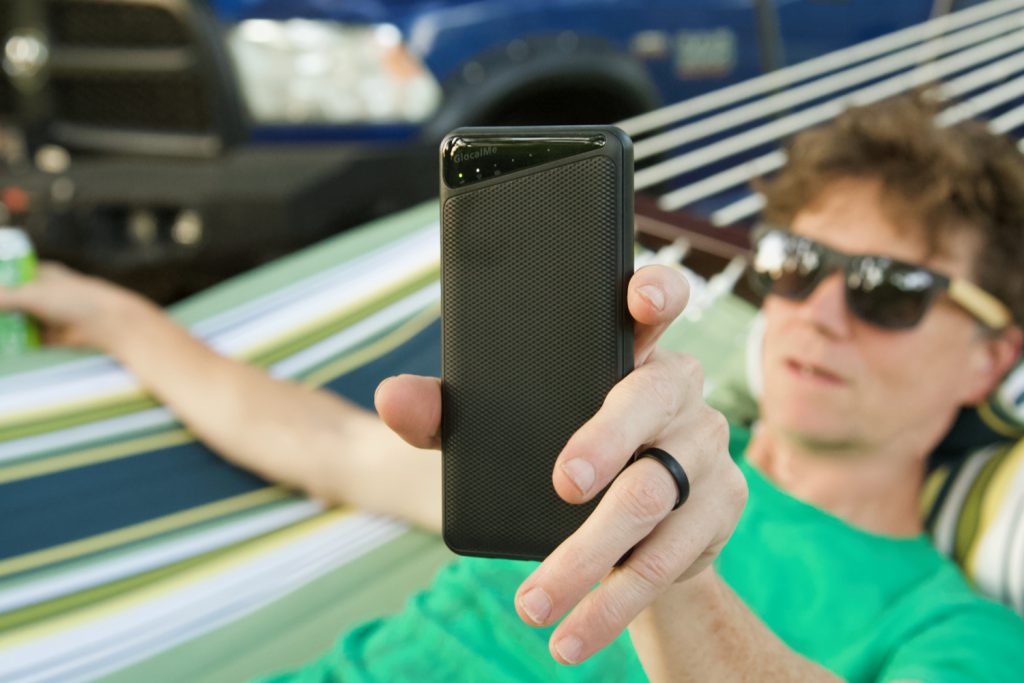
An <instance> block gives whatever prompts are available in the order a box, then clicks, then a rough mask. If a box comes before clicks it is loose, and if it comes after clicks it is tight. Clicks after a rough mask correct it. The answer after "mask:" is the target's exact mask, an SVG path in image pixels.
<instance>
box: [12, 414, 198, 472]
mask: <svg viewBox="0 0 1024 683" xmlns="http://www.w3.org/2000/svg"><path fill="white" fill-rule="evenodd" d="M183 428H184V427H183V426H182V424H181V423H180V422H178V421H177V420H175V419H173V418H171V419H168V420H167V421H165V422H161V423H160V424H155V425H152V426H147V427H142V428H139V429H132V430H128V431H117V432H106V433H104V434H102V435H100V436H97V437H96V438H93V439H89V440H87V441H76V442H74V443H72V444H71V445H68V446H56V447H53V448H50V449H48V450H42V451H38V452H36V453H33V454H32V455H29V456H25V457H17V458H11V459H10V460H5V461H4V462H3V464H0V473H2V472H3V471H4V470H5V469H6V468H8V467H14V466H17V465H24V464H25V463H29V462H34V461H36V460H47V459H50V458H59V457H61V456H62V455H67V454H70V453H78V452H80V451H83V450H94V449H97V448H103V447H105V446H116V445H117V444H119V443H122V442H124V441H135V440H137V439H145V438H147V437H152V436H154V435H156V434H160V433H163V432H168V431H177V430H180V429H183Z"/></svg>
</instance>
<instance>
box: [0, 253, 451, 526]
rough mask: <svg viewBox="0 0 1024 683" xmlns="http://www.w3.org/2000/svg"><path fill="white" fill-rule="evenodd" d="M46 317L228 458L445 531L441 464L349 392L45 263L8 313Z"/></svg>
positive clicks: (12, 298)
mask: <svg viewBox="0 0 1024 683" xmlns="http://www.w3.org/2000/svg"><path fill="white" fill-rule="evenodd" d="M2 308H20V309H22V310H25V311H27V312H29V313H31V314H32V315H35V316H36V317H38V318H40V319H41V320H42V321H43V323H44V331H45V333H46V334H47V336H48V338H49V340H50V341H52V342H54V343H59V344H65V345H70V346H86V347H92V348H97V349H100V350H102V351H104V352H106V353H109V354H110V355H112V356H114V357H115V358H116V359H117V360H118V361H120V362H121V363H122V364H123V365H124V366H125V367H126V368H128V369H129V370H130V371H131V372H132V373H133V374H135V376H136V377H137V378H138V379H139V381H140V383H141V384H142V385H143V386H144V387H146V389H147V390H148V391H150V392H152V393H153V394H154V395H155V396H156V397H157V398H158V399H159V400H160V401H161V402H162V403H164V404H165V405H166V406H167V407H168V408H169V409H170V410H171V411H172V412H173V413H174V414H175V415H176V416H177V417H178V418H179V419H180V420H181V421H182V422H183V423H184V424H185V425H186V426H187V427H188V428H189V429H190V430H191V431H192V432H193V433H194V434H195V435H196V436H197V437H198V438H199V439H201V440H202V441H204V442H205V443H206V444H208V445H209V446H210V447H211V448H213V449H214V450H216V451H217V452H218V453H219V454H221V455H223V456H224V457H225V458H227V459H228V460H230V461H232V462H235V463H236V464H238V465H240V466H242V467H245V468H247V469H250V470H252V471H254V472H256V473H258V474H260V475H261V476H263V477H265V478H267V479H270V480H272V481H278V482H281V483H283V484H285V485H287V486H293V487H295V488H300V489H303V490H305V491H307V492H308V493H310V494H311V495H312V496H314V497H317V498H320V499H323V500H326V501H328V502H345V503H349V504H352V505H356V506H358V507H360V508H363V509H366V510H372V511H376V512H381V513H385V514H390V515H395V516H399V517H402V518H404V519H408V520H410V521H413V522H415V523H417V524H420V525H422V526H424V527H426V528H428V529H431V530H440V527H441V519H440V516H441V502H440V491H441V467H440V462H439V459H438V458H437V457H436V455H435V454H434V453H429V452H424V451H421V450H418V449H416V448H414V447H412V446H410V445H408V444H406V443H405V442H404V441H402V440H401V439H399V438H398V437H397V436H395V434H394V433H392V432H391V431H390V430H389V429H387V428H386V427H384V426H383V424H381V422H380V420H378V419H377V417H376V416H375V415H373V414H371V413H369V412H367V411H365V410H363V409H362V408H359V407H358V406H355V405H353V404H351V403H349V402H348V401H345V400H344V399H342V398H340V397H337V396H335V395H333V394H329V393H327V392H323V391H318V390H314V389H310V388H307V387H304V386H301V385H299V384H295V383H292V382H287V381H280V380H276V379H274V378H272V377H270V376H269V375H268V374H267V373H265V372H263V371H262V370H260V369H257V368H254V367H251V366H248V365H245V364H244V363H240V362H237V361H234V360H232V359H229V358H225V357H223V356H221V355H219V354H217V353H215V352H214V351H213V350H211V349H210V348H208V347H207V346H206V345H205V344H203V343H202V342H200V341H199V340H197V339H195V338H194V337H192V336H191V335H190V334H189V333H188V331H186V330H185V329H183V328H182V327H180V326H179V325H177V324H176V323H175V322H174V321H173V320H171V319H170V318H169V317H167V316H166V315H165V314H164V313H163V311H162V310H160V309H159V308H158V307H157V306H155V305H154V304H152V303H151V302H149V301H147V300H145V299H143V298H142V297H140V296H137V295H135V294H132V293H130V292H127V291H126V290H123V289H121V288H119V287H116V286H114V285H111V284H109V283H106V282H103V281H101V280H97V279H94V278H88V277H85V276H82V275H79V274H77V273H74V272H73V271H70V270H68V269H66V268H62V267H59V266H53V265H48V266H46V267H45V268H43V269H41V273H40V278H39V279H38V280H37V281H36V282H35V283H33V284H30V285H26V286H25V287H22V288H21V289H20V290H0V309H2Z"/></svg>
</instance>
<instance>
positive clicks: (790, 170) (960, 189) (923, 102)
mask: <svg viewBox="0 0 1024 683" xmlns="http://www.w3.org/2000/svg"><path fill="white" fill-rule="evenodd" d="M937 112H938V106H937V105H936V104H935V103H934V102H933V101H931V100H929V98H928V97H927V96H926V95H925V94H924V93H923V92H916V93H913V94H911V95H904V96H901V97H898V98H893V99H890V100H886V101H883V102H879V103H877V104H872V105H869V106H863V107H854V108H851V109H848V110H847V111H846V112H844V113H843V114H841V115H840V116H839V117H838V118H836V119H835V120H834V121H833V122H831V123H830V124H828V125H826V126H823V127H820V128H815V129H811V130H807V131H804V132H802V133H800V134H799V135H797V136H795V137H794V138H793V139H792V140H791V141H790V142H789V144H788V145H787V153H788V162H787V164H786V166H785V167H784V168H783V169H782V170H781V171H779V172H778V173H777V174H776V175H774V176H773V177H771V178H768V179H761V180H759V181H757V182H756V183H755V187H756V189H758V190H759V191H760V192H762V193H763V194H764V196H765V208H764V213H763V216H764V218H765V219H766V220H767V221H769V222H771V223H776V224H780V225H789V224H790V223H791V222H792V220H793V218H794V216H795V215H796V214H797V212H799V211H800V210H801V209H803V208H804V207H806V206H809V205H810V204H811V203H812V202H814V201H815V200H816V199H817V198H818V197H819V195H820V194H821V193H822V192H823V191H824V190H825V188H826V187H827V186H828V185H829V184H830V183H833V182H835V181H836V180H839V179H843V178H868V179H876V180H879V181H880V182H881V184H882V188H883V190H882V191H883V202H884V203H885V207H884V208H885V210H886V211H887V213H889V215H890V217H892V218H893V219H894V220H896V221H897V222H898V223H904V222H907V223H910V224H914V225H918V226H921V227H923V229H924V231H925V235H924V237H925V240H926V244H927V245H928V248H929V249H931V250H932V251H933V253H939V252H942V251H943V246H944V243H945V241H946V238H947V236H948V235H949V234H950V232H952V231H963V230H967V231H971V232H973V233H975V234H977V236H978V238H979V244H980V247H979V249H978V253H977V254H976V255H975V260H974V264H973V277H974V279H975V281H976V282H977V284H979V285H980V286H981V287H983V288H985V289H986V290H988V291H989V292H991V293H992V294H993V295H995V296H996V297H997V298H999V299H1000V300H1001V301H1003V302H1004V303H1005V304H1006V305H1007V306H1008V307H1009V308H1010V310H1011V311H1012V313H1013V317H1014V320H1015V321H1016V322H1017V324H1020V323H1021V321H1022V320H1024V155H1022V154H1021V152H1020V151H1019V150H1018V148H1017V142H1016V140H1013V139H1010V138H1008V137H1006V136H1001V135H995V134H993V133H992V132H990V131H989V130H988V127H987V125H986V124H985V123H984V122H983V121H977V120H971V121H964V122H962V123H958V124H956V125H953V126H948V127H942V126H939V125H937V124H936V122H935V116H936V114H937Z"/></svg>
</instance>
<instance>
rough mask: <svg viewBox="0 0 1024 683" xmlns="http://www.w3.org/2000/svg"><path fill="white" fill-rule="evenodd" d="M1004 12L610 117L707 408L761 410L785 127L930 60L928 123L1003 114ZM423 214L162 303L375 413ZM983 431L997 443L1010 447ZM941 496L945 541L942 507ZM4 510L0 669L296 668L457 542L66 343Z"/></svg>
mask: <svg viewBox="0 0 1024 683" xmlns="http://www.w3.org/2000/svg"><path fill="white" fill-rule="evenodd" d="M1022 27H1024V0H995V1H992V2H988V3H985V4H983V5H979V6H978V7H975V8H972V9H970V10H967V11H963V12H959V13H956V14H953V15H949V16H946V17H942V18H940V19H936V20H933V21H931V22H927V23H925V24H922V25H920V26H918V27H914V28H910V29H906V30H903V31H900V32H897V33H894V34H891V35H889V36H885V37H882V38H878V39H876V40H873V41H869V42H868V43H864V44H861V45H858V46H854V47H851V48H847V49H845V50H841V51H839V52H837V53H832V54H830V55H826V56H824V57H820V58H818V59H814V60H810V61H808V62H803V63H801V64H798V65H795V66H792V67H788V68H786V69H781V70H779V71H776V72H773V73H771V74H767V75H765V76H762V77H759V78H755V79H752V80H750V81H746V82H744V83H740V84H737V85H734V86H730V87H729V88H725V89H723V90H720V91H717V92H715V93H711V94H708V95H705V96H702V97H698V98H695V99H692V100H689V101H688V102H685V103H680V104H678V105H672V106H670V107H666V108H664V109H661V110H658V111H656V112H652V113H650V114H645V115H643V116H641V117H636V118H634V119H630V120H628V121H625V122H623V123H622V124H621V125H622V126H623V127H624V128H625V129H626V130H627V131H628V132H630V133H631V135H633V137H634V139H636V140H637V144H636V158H637V165H638V170H637V175H636V184H637V188H638V190H644V191H647V192H646V194H644V195H642V196H640V197H638V203H637V206H638V211H639V214H640V215H638V218H637V226H638V230H639V231H640V233H641V234H640V241H641V242H642V243H643V244H644V245H645V248H644V249H642V250H641V251H640V252H639V253H638V256H637V262H638V265H639V264H643V263H647V262H654V261H658V262H664V263H673V264H676V265H680V267H684V268H687V269H688V270H689V271H690V276H691V280H692V281H693V283H694V293H693V296H692V298H691V305H690V307H689V308H688V311H687V313H686V314H685V315H684V316H683V317H682V318H681V319H680V320H679V321H678V322H677V324H676V325H675V326H673V328H671V329H670V330H669V331H668V333H667V334H666V335H665V339H664V343H665V344H666V345H668V346H670V347H672V348H677V349H680V350H686V351H688V352H691V353H694V354H695V355H697V356H698V357H699V358H701V360H702V361H703V362H704V364H705V366H706V369H707V374H708V377H709V385H710V390H711V395H712V399H713V401H715V402H716V403H717V405H719V406H721V407H724V408H726V409H727V412H729V413H730V414H732V415H741V414H742V413H743V412H744V411H748V412H749V411H750V410H756V403H754V401H753V399H752V398H751V392H750V390H749V387H748V386H747V382H746V379H745V375H744V365H745V361H744V359H745V357H746V355H747V349H748V336H749V333H748V331H749V328H750V324H751V321H752V320H753V318H754V313H755V311H754V309H753V308H752V307H751V306H750V305H749V304H747V303H745V302H743V301H742V300H740V299H739V298H738V297H736V296H734V295H733V294H731V292H732V290H733V288H734V286H735V285H736V283H737V282H738V281H739V278H740V275H741V273H742V270H743V266H744V265H745V255H746V246H747V242H746V229H745V227H746V226H745V224H744V221H747V220H748V219H750V218H751V217H753V216H755V215H756V213H757V211H758V210H759V208H760V202H761V200H760V198H759V197H758V196H757V195H755V194H751V193H750V191H749V190H747V189H745V187H744V185H745V183H746V181H747V180H749V179H750V178H751V177H753V176H755V175H758V174H761V173H767V172H770V171H771V170H773V169H775V168H778V167H779V165H781V163H782V162H783V160H784V158H783V156H782V152H780V151H778V143H779V141H780V140H781V139H782V138H783V137H784V136H787V135H789V134H791V133H793V132H796V131H798V130H800V129H802V128H805V127H808V126H812V125H815V124H817V123H819V122H822V121H825V120H827V119H828V118H830V117H832V116H835V115H836V114H837V113H838V112H839V111H841V109H842V108H843V107H844V106H846V105H847V104H849V103H867V102H871V101H876V100H878V99H882V98H884V97H887V96H890V95H893V94H896V93H899V92H902V91H905V90H907V89H910V88H913V87H916V86H919V85H922V84H926V83H931V82H933V81H935V80H941V81H942V85H941V87H938V88H937V89H936V94H937V96H938V97H942V98H945V99H948V100H950V102H953V101H955V102H956V103H955V104H952V105H951V106H950V107H948V108H947V109H946V110H945V111H944V112H943V114H942V119H941V120H942V121H943V122H945V123H952V122H954V121H956V120H958V119H959V118H962V117H965V116H976V115H980V114H984V115H987V116H989V120H990V121H991V125H992V127H993V129H995V130H999V131H1002V132H1011V131H1013V130H1015V129H1017V128H1018V127H1020V126H1021V125H1022V124H1024V107H1021V106H1019V102H1017V101H1016V100H1017V99H1018V96H1017V94H1016V93H1020V92H1021V85H1022V84H1021V82H1020V81H1019V78H1018V76H1017V74H1019V73H1024V51H1022V50H1021V48H1022V47H1024V28H1022ZM654 188H657V189H658V190H659V192H658V193H657V194H655V193H653V192H652V190H653V189H654ZM681 209H682V210H684V211H680V210H681ZM437 213H438V212H437V206H436V204H434V203H428V204H425V205H423V206H420V207H417V208H414V209H412V210H409V211H406V212H403V213H401V214H397V215H395V216H391V217H388V218H385V219H383V220H380V221H376V222H374V223H371V224H368V225H366V226H364V227H362V228H360V229H358V230H354V231H351V232H349V233H346V234H345V235H342V236H339V237H337V238H334V239H331V240H328V241H326V242H324V243H322V244H320V245H317V246H316V247H314V248H311V249H308V250H306V251H303V252H301V253H299V254H296V255H293V256H290V257H287V258H284V259H281V260H280V261H278V262H276V263H274V264H271V265H269V266H266V267H264V268H261V269H258V270H257V271H254V272H253V273H249V274H246V275H243V276H240V277H238V278H235V279H234V280H232V281H230V282H228V283H225V284H223V285H220V286H218V287H215V288H213V289H211V290H209V291H207V292H204V293H203V294H201V295H199V296H196V297H194V298H193V299H191V300H189V301H187V302H184V303H182V304H180V305H178V306H175V307H173V308H172V309H171V311H170V313H171V314H172V315H173V316H174V317H175V318H177V319H178V320H179V321H180V322H182V323H183V324H185V325H187V326H189V327H190V329H191V330H192V331H193V333H194V334H195V335H196V336H198V337H200V338H202V339H204V340H205V341H206V342H207V343H209V344H210V345H211V346H213V347H214V348H215V349H217V350H218V351H220V352H221V353H224V354H226V355H230V356H233V357H237V358H240V359H244V360H246V361H248V362H251V363H253V364H256V365H259V366H261V367H264V368H266V369H267V370H268V371H269V372H271V373H272V374H274V375H275V376H278V377H282V378H289V379H293V380H296V381H300V382H304V383H307V384H309V385H312V386H320V387H324V388H326V389H328V390H330V391H334V392H337V393H339V394H341V395H343V396H345V397H347V398H349V399H350V400H352V401H354V402H356V403H359V404H361V405H363V406H366V407H369V406H371V405H372V393H373V389H374V388H375V387H376V384H377V382H378V381H379V380H380V379H382V378H384V377H386V376H389V375H392V374H395V373H398V372H415V373H421V374H437V373H438V370H439V367H438V366H439V356H440V353H439V325H438V300H439V289H438V282H437V277H438V260H439V253H438V243H439V239H438V226H437V223H436V220H437ZM717 226H722V227H717ZM728 226H732V227H728ZM1017 395H1019V394H1017ZM1013 396H1016V395H1012V396H1011V397H1010V399H1009V401H1008V402H1007V401H1004V402H1003V403H995V404H993V405H994V406H996V408H997V411H1001V412H999V414H1000V415H1002V416H1003V418H1004V420H1003V422H1002V423H1000V424H999V426H1000V427H1001V431H1002V432H1003V434H1002V435H999V434H997V433H995V432H993V431H992V429H991V426H990V427H988V428H986V429H980V430H975V431H974V432H972V435H971V438H970V439H968V440H967V441H966V442H965V444H964V445H963V447H964V448H968V447H970V448H973V447H976V446H982V445H986V444H989V443H992V442H993V441H995V440H997V439H1003V440H1004V441H1006V439H1007V438H1008V437H1010V436H1011V435H1012V434H1018V433H1019V432H1015V431H1014V430H1015V429H1016V428H1017V427H1016V426H1015V425H1014V424H1013V422H1012V420H1013V417H1014V415H1015V413H1014V409H1015V405H1017V404H1015V403H1014V401H1015V400H1016V399H1015V398H1014V397H1013ZM751 406H753V408H751ZM1016 410H1017V412H1018V413H1019V406H1018V407H1017V408H1016ZM996 448H997V449H999V448H1002V450H999V451H998V452H999V453H1003V455H1002V456H1000V459H999V462H1000V463H1005V462H1010V463H1011V464H1013V463H1014V462H1018V461H1021V460H1022V456H1021V453H1020V450H1021V449H1020V448H1017V449H1016V451H1013V453H1012V454H1010V451H1008V450H1006V447H1005V446H1002V447H996ZM992 457H994V456H992V455H991V454H990V456H989V459H991V458H992ZM1014 458H1015V459H1016V460H1014ZM975 460H977V459H975ZM972 462H974V460H972ZM986 462H988V460H986ZM990 468H991V466H990ZM968 469H970V468H968ZM981 469H984V468H981ZM1000 472H1002V473H1003V474H1002V475H1001V476H1002V477H1003V479H1002V481H1003V484H1004V485H1002V487H1001V488H1000V491H1001V494H1002V495H1007V496H1011V498H1012V496H1014V495H1015V496H1016V498H1012V499H1013V500H1016V501H1020V500H1024V467H1020V468H1016V469H1012V468H1009V467H1002V466H1001V467H1000ZM990 474H991V473H990ZM941 475H942V476H941V480H940V481H939V483H937V484H935V485H933V487H932V489H933V491H932V493H933V494H935V495H934V496H933V497H932V500H938V499H939V498H940V496H939V495H938V494H939V493H941V490H942V489H943V488H945V490H946V493H947V494H950V492H952V493H956V494H957V495H954V496H952V497H950V496H949V495H947V496H945V497H942V500H947V499H948V500H951V501H961V503H963V502H964V501H966V500H968V499H969V498H970V496H969V495H968V494H969V493H971V492H972V491H973V492H975V495H978V494H977V493H976V492H977V491H978V490H982V492H984V491H983V489H984V487H982V489H978V487H977V485H976V484H977V481H978V480H977V478H970V479H969V480H968V481H967V483H959V484H958V483H957V482H962V481H963V479H962V475H963V468H961V469H960V470H958V471H956V472H952V473H951V472H950V471H948V470H947V471H945V472H943V473H941ZM954 475H955V476H954ZM958 477H959V478H958ZM991 479H992V477H991V476H990V477H988V478H987V479H986V480H985V481H986V482H988V481H990V480H991ZM950 482H953V483H950ZM961 494H962V495H961ZM1018 494H1019V495H1018ZM951 505H952V504H951ZM1004 507H1005V506H1004ZM953 509H954V508H953V507H946V508H944V510H953ZM949 515H952V520H950V519H946V518H942V519H944V520H945V527H943V528H952V529H953V532H951V533H953V534H954V535H957V531H956V530H957V528H958V525H957V522H958V520H959V519H960V514H959V508H957V509H956V511H955V512H950V513H948V514H947V517H949ZM0 516H2V517H0V518H2V519H3V520H4V522H3V524H2V525H0V681H8V680H11V681H13V680H18V681H30V680H31V681H74V680H88V679H94V678H97V677H100V676H107V677H108V678H109V680H125V681H128V680H236V679H240V678H244V677H247V676H251V675H256V674H258V673H266V672H269V671H272V670H275V669H280V668H286V667H291V666H296V665H298V664H300V663H302V662H303V661H305V660H307V659H309V658H311V657H313V656H314V655H316V654H318V653H319V652H321V651H322V650H324V649H326V648H327V647H328V646H329V645H330V643H331V641H332V640H333V638H334V637H335V635H336V634H337V633H339V632H340V631H341V630H343V629H344V628H345V627H346V626H347V625H349V624H351V623H353V622H355V621H358V620H362V619H364V618H367V617H370V616H374V615H377V614H381V613H385V612H387V611H392V610H395V609H397V608H398V607H399V606H400V604H401V601H402V599H403V597H404V595H406V594H407V593H408V592H409V591H410V590H412V589H413V588H415V587H419V586H422V585H424V584H425V583H426V582H427V579H428V578H429V575H430V573H431V572H432V571H433V570H434V569H435V568H436V567H438V566H440V565H441V564H442V563H444V562H446V561H447V560H448V559H450V557H451V556H450V555H449V554H448V552H447V551H446V550H445V549H444V548H443V545H442V544H441V542H440V540H439V539H437V538H435V537H433V536H431V535H429V534H424V533H422V532H418V531H415V530H411V529H409V528H408V527H407V526H406V525H404V524H402V523H400V522H398V521H395V520H390V519H386V518H381V517H378V516H373V515H368V514H365V513H360V512H358V511H354V510H349V509H335V510H324V509H323V508H322V507H321V506H320V505H319V504H317V503H315V502H313V501H310V500H307V499H305V498H303V497H301V496H300V495H298V494H296V493H295V492H292V491H288V490H286V489H283V488H282V487H280V486H276V485H274V484H272V483H269V482H265V481H262V480H260V479H259V478H258V477H255V476H253V475H251V474H249V473H247V472H245V471H243V470H240V469H238V468H236V467H233V466H231V465H229V464H227V463H225V462H224V461H222V460H221V459H219V458H218V457H217V456H216V455H214V454H213V453H211V452H210V451H209V450H208V449H207V448H206V447H205V446H203V445H202V444H200V443H198V442H196V441H195V439H194V438H193V437H192V436H191V435H190V434H189V433H188V432H187V431H186V430H184V429H183V428H182V426H181V425H180V424H178V423H177V422H176V420H175V419H174V417H173V416H172V415H171V414H170V413H169V412H168V411H167V410H166V409H164V408H163V407H161V406H160V405H159V404H158V403H156V402H155V401H154V400H153V399H152V398H151V397H149V396H148V395H147V394H146V393H145V392H144V391H143V390H142V389H141V388H140V387H139V386H138V384H137V382H136V381H135V380H134V378H133V377H132V376H131V375H130V374H128V373H126V372H125V371H123V370H122V369H121V368H120V367H118V366H117V365H116V364H115V363H114V362H112V361H111V360H110V359H108V358H105V357H102V356H96V355H88V354H82V353H71V352H65V351H53V350H45V351H42V352H39V353H37V354H33V355H31V356H27V357H23V358H19V359H16V360H8V361H2V362H0ZM941 517H942V515H937V516H936V520H937V521H942V520H940V519H939V518H941ZM1011 522H1012V520H1011ZM1007 524H1009V522H1006V523H1003V526H1004V527H1005V526H1006V525H1007ZM938 526H941V525H938V524H937V527H938ZM989 526H991V525H989ZM996 526H998V525H996ZM986 528H988V527H986ZM993 528H994V527H993ZM1000 528H1002V527H1000ZM1021 530H1024V525H1020V526H1019V527H1017V526H1013V525H1012V524H1010V526H1009V527H1008V530H1005V533H1006V534H1009V536H1008V538H1009V539H1010V542H1007V543H1004V544H1002V545H1000V546H999V547H1000V548H1006V547H1014V546H1013V539H1014V534H1016V538H1017V541H1016V542H1017V543H1018V544H1019V545H1020V547H1021V552H1020V553H1019V555H1016V556H1013V557H1017V558H1018V559H1017V560H1014V562H1018V563H1019V564H1024V538H1021V535H1022V532H1021ZM958 544H959V545H960V546H961V547H960V550H962V551H963V552H966V553H970V552H972V550H971V549H972V547H973V546H972V545H971V541H959V540H958ZM939 545H940V547H942V548H943V549H946V548H945V547H944V546H943V542H940V543H939ZM949 552H951V553H952V554H955V553H953V551H952V549H949ZM1004 564H1006V563H1004ZM1007 566H1009V565H1007ZM1013 566H1018V565H1013ZM1004 573H1005V574H1006V576H1008V577H1013V576H1016V577H1018V578H1017V579H1016V580H1017V582H1018V583H1017V586H1018V588H1020V590H1018V591H1017V592H1012V591H1011V590H1010V589H1006V590H1005V594H1003V595H999V597H1001V598H1002V599H1005V600H1007V601H1008V602H1011V603H1012V602H1013V600H1018V599H1019V600H1024V597H1021V596H1024V587H1021V586H1020V585H1019V583H1020V582H1021V581H1024V578H1021V577H1024V566H1018V570H1017V571H1016V573H1014V572H1013V571H1009V572H1004ZM1001 576H1002V575H1001ZM1003 590H1004V587H1003V586H1002V585H1001V586H1000V587H999V591H1003ZM1022 608H1024V607H1022ZM282 624H288V627H287V628H286V629H282V628H281V625H282Z"/></svg>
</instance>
